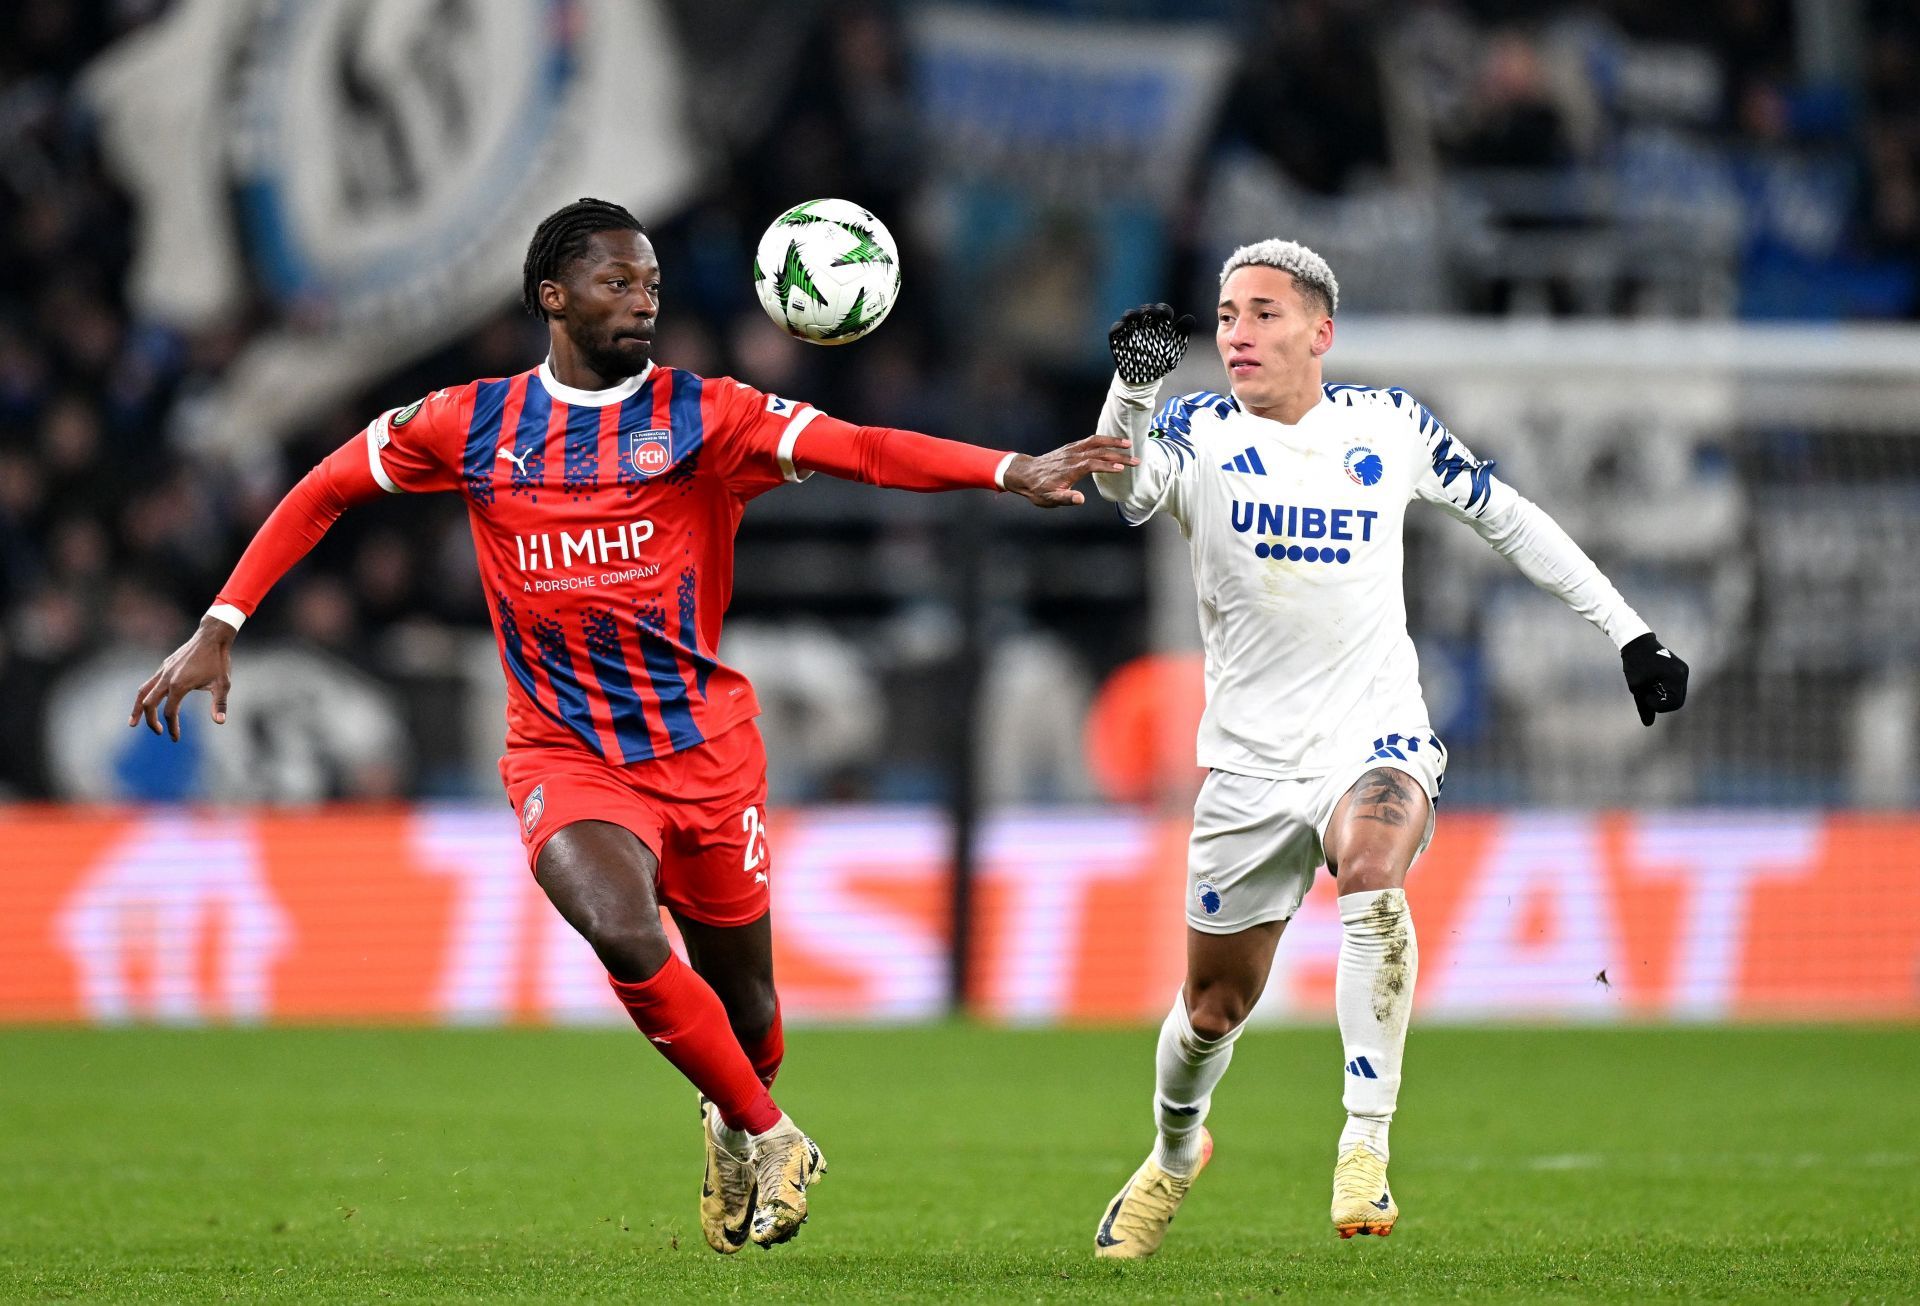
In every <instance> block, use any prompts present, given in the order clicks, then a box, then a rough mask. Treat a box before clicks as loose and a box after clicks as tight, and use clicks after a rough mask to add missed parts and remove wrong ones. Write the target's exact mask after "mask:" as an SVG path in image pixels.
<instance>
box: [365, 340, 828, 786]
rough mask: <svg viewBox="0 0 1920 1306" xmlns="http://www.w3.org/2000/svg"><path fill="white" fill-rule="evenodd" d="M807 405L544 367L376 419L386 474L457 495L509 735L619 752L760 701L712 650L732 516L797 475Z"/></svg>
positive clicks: (689, 742)
mask: <svg viewBox="0 0 1920 1306" xmlns="http://www.w3.org/2000/svg"><path fill="white" fill-rule="evenodd" d="M816 416H818V414H817V412H816V410H814V409H812V408H810V407H808V406H807V405H805V404H801V403H798V402H795V401H793V400H787V399H781V398H778V397H777V396H772V395H767V394H763V393H761V392H760V391H758V390H755V389H753V388H752V387H750V386H745V385H742V384H740V383H739V382H737V381H734V380H732V379H730V378H724V377H723V378H720V379H717V380H712V379H705V378H702V377H699V376H695V375H694V374H692V373H690V372H684V371H680V370H678V369H676V368H670V367H657V366H649V367H648V369H647V370H646V371H645V372H643V373H641V374H640V375H638V376H634V377H630V378H628V379H627V380H626V381H625V382H623V383H622V384H621V385H619V386H617V387H615V388H613V389H611V390H602V391H593V392H588V391H582V390H576V389H573V388H572V387H570V386H565V385H562V384H560V383H559V382H558V381H556V380H555V379H554V377H553V375H552V373H551V372H549V371H548V370H547V368H546V367H545V366H544V365H542V366H540V367H537V368H532V369H530V370H528V371H525V372H522V373H520V374H519V375H518V376H514V377H510V378H507V379H505V380H486V381H473V382H469V383H468V384H466V385H463V386H456V387H453V388H451V389H446V390H437V391H435V392H434V393H433V394H431V395H429V396H428V397H427V398H426V399H424V400H422V401H420V402H419V403H417V404H414V405H411V406H410V407H407V408H402V409H399V410H397V411H395V412H392V413H388V414H385V415H383V416H382V417H380V418H378V419H376V420H375V422H374V423H373V424H372V425H371V426H370V427H369V428H368V432H367V433H368V438H369V440H370V441H371V443H372V446H373V461H372V466H373V471H374V475H375V477H376V479H378V480H379V481H380V483H381V485H382V486H383V487H384V488H386V489H387V490H389V491H392V492H395V493H398V492H402V491H436V490H458V491H460V492H462V493H463V494H464V495H465V496H466V499H467V515H468V517H469V519H470V520H471V522H472V525H473V540H474V546H475V551H476V553H477V554H478V557H479V563H480V579H481V583H482V584H483V585H484V586H485V589H486V595H487V605H488V607H489V608H490V609H491V611H492V616H493V625H494V630H495V633H496V634H497V635H498V637H499V641H500V661H501V665H502V666H503V667H504V668H505V670H506V677H507V742H508V744H509V746H524V745H551V744H559V745H572V744H585V745H586V746H587V747H589V748H591V749H593V750H594V751H595V752H597V753H599V754H600V755H601V756H603V757H605V758H606V759H607V760H608V761H610V762H612V763H614V764H616V765H621V764H625V763H629V762H638V761H642V760H644V759H647V758H652V757H661V756H664V755H666V754H668V753H674V752H678V751H679V750H681V749H683V748H689V747H692V746H693V745H695V744H698V743H700V742H701V741H702V740H705V739H710V738H712V737H714V736H715V735H718V734H720V733H721V732H722V731H724V730H726V729H727V728H728V727H730V726H733V725H735V724H737V723H739V722H740V721H742V720H745V719H746V718H748V717H751V716H754V715H756V714H757V713H758V712H759V705H758V703H757V702H756V701H755V698H754V693H753V687H752V686H751V685H750V684H748V683H747V679H746V677H745V676H743V675H741V674H740V673H739V672H738V671H735V670H734V669H733V668H732V667H729V666H727V665H726V664H724V663H722V662H721V661H720V660H719V659H718V657H717V656H716V655H715V650H716V649H717V648H718V646H719V642H720V619H721V615H722V614H723V613H724V612H725V610H726V607H727V604H728V602H729V600H730V599H731V597H732V594H733V540H734V532H735V530H736V528H737V527H738V526H739V524H740V514H741V510H742V509H743V508H744V507H745V505H746V502H747V500H749V499H751V498H753V497H754V496H755V495H758V494H760V493H762V492H763V491H765V490H768V489H771V488H772V487H773V486H776V485H778V484H780V483H781V481H782V480H785V479H791V480H798V479H800V478H801V476H802V475H804V473H802V472H799V471H797V470H796V469H795V468H794V465H793V450H794V445H795V443H796V441H797V439H798V437H799V435H800V433H801V431H802V430H804V428H805V427H806V426H807V425H808V424H809V422H810V421H811V420H812V419H813V418H814V417H816Z"/></svg>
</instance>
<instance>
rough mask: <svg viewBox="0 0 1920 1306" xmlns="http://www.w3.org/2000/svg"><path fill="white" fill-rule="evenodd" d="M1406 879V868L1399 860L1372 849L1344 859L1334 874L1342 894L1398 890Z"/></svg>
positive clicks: (1355, 853)
mask: <svg viewBox="0 0 1920 1306" xmlns="http://www.w3.org/2000/svg"><path fill="white" fill-rule="evenodd" d="M1406 878H1407V872H1406V868H1405V867H1404V866H1402V865H1401V864H1400V860H1399V859H1398V858H1396V857H1393V856H1390V855H1389V854H1387V853H1386V852H1384V851H1375V850H1372V849H1367V850H1365V851H1359V852H1354V853H1352V854H1350V855H1348V856H1346V857H1343V858H1342V859H1341V860H1340V867H1339V869H1338V870H1336V871H1335V872H1334V879H1335V880H1336V881H1338V882H1339V885H1340V892H1342V893H1363V892H1365V891H1367V890H1370V889H1393V888H1398V887H1399V886H1400V885H1401V884H1403V883H1404V882H1405V881H1406Z"/></svg>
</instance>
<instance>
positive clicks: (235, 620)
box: [207, 603, 247, 630]
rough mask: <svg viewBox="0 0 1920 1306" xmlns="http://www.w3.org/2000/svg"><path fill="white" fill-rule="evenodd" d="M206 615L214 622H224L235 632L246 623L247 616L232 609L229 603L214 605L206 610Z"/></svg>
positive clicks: (236, 609) (238, 610)
mask: <svg viewBox="0 0 1920 1306" xmlns="http://www.w3.org/2000/svg"><path fill="white" fill-rule="evenodd" d="M207 615H208V616H209V617H212V618H213V619H214V620H215V621H224V622H226V623H227V624H228V625H229V626H232V627H233V628H234V629H235V630H238V629H240V627H242V626H244V625H245V624H246V621H247V614H246V613H244V612H242V611H240V609H238V608H236V607H234V606H233V604H231V603H216V604H214V605H213V606H212V607H210V608H208V609H207Z"/></svg>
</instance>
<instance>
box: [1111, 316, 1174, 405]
mask: <svg viewBox="0 0 1920 1306" xmlns="http://www.w3.org/2000/svg"><path fill="white" fill-rule="evenodd" d="M1192 334H1193V314H1191V313H1183V314H1181V315H1180V320H1179V321H1177V322H1176V321H1175V320H1174V317H1173V309H1172V308H1171V307H1170V306H1169V305H1166V304H1142V305H1141V306H1140V307H1139V308H1130V309H1128V310H1127V311H1126V312H1124V313H1122V314H1121V315H1120V320H1119V321H1118V322H1115V323H1114V324H1113V326H1112V327H1111V328H1110V329H1109V330H1108V332H1107V348H1109V349H1111V350H1112V351H1113V365H1114V367H1115V368H1117V369H1118V370H1119V372H1120V379H1121V380H1122V381H1125V382H1126V383H1127V384H1128V385H1150V384H1152V383H1153V382H1155V381H1158V380H1160V379H1161V378H1162V377H1164V376H1166V375H1167V373H1169V372H1171V371H1173V369H1174V368H1176V367H1178V366H1180V360H1181V359H1182V358H1184V357H1185V356H1186V353H1187V337H1188V336H1190V335H1192Z"/></svg>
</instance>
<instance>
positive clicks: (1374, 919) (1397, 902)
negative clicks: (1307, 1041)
mask: <svg viewBox="0 0 1920 1306" xmlns="http://www.w3.org/2000/svg"><path fill="white" fill-rule="evenodd" d="M1340 925H1341V933H1340V969H1339V972H1338V975H1337V976H1336V978H1335V980H1334V986H1333V1006H1334V1010H1335V1012H1336V1013H1338V1015H1339V1019H1340V1041H1341V1043H1342V1044H1344V1045H1345V1048H1346V1058H1347V1064H1346V1076H1347V1080H1346V1083H1347V1087H1346V1092H1345V1093H1344V1094H1343V1095H1342V1099H1341V1100H1342V1102H1343V1103H1344V1104H1345V1105H1346V1108H1347V1125H1346V1128H1345V1129H1343V1130H1341V1131H1340V1153H1341V1154H1342V1155H1345V1154H1346V1151H1347V1149H1348V1148H1350V1147H1352V1146H1354V1145H1355V1144H1356V1143H1364V1144H1365V1145H1366V1146H1367V1148H1368V1149H1369V1150H1371V1151H1372V1152H1374V1153H1375V1154H1376V1155H1378V1156H1379V1157H1380V1159H1381V1160H1383V1161H1384V1160H1386V1159H1388V1158H1387V1126H1388V1125H1389V1124H1391V1123H1392V1122H1393V1108H1394V1103H1395V1101H1396V1100H1397V1099H1398V1098H1399V1096H1400V1058H1401V1052H1402V1050H1403V1049H1404V1048H1405V1047H1406V1043H1407V1020H1408V1018H1409V1017H1410V1016H1412V1014H1413V982H1414V979H1415V977H1416V976H1417V975H1418V974H1419V970H1420V947H1419V944H1418V943H1417V942H1416V941H1415V939H1414V936H1413V916H1412V914H1411V913H1410V912H1409V911H1408V909H1407V895H1406V891H1405V890H1403V889H1375V890H1371V891H1369V892H1365V893H1349V894H1343V895H1342V896H1341V898H1340ZM1165 1041H1166V1035H1165V1033H1164V1032H1163V1033H1162V1034H1161V1045H1162V1046H1163V1047H1164V1046H1165Z"/></svg>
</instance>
